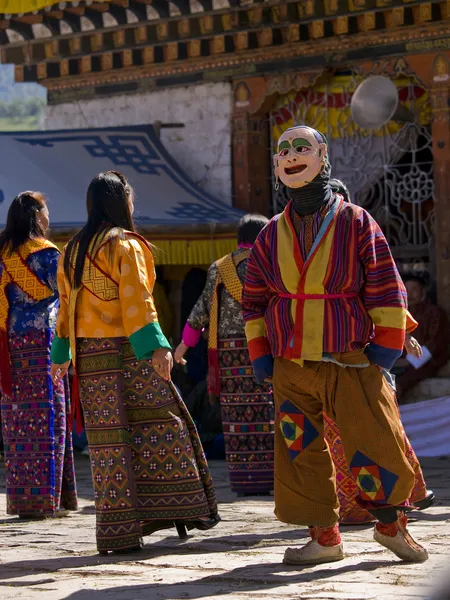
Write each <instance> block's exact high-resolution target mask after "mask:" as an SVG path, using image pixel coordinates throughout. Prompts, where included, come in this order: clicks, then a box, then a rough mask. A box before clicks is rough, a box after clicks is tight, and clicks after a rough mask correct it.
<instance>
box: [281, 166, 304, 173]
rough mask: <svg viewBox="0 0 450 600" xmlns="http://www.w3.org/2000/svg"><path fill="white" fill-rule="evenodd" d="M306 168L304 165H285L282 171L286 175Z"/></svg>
mask: <svg viewBox="0 0 450 600" xmlns="http://www.w3.org/2000/svg"><path fill="white" fill-rule="evenodd" d="M305 169H306V165H294V166H293V167H285V168H284V172H285V173H286V175H296V174H297V173H301V172H302V171H304V170H305Z"/></svg>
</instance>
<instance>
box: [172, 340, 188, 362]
mask: <svg viewBox="0 0 450 600" xmlns="http://www.w3.org/2000/svg"><path fill="white" fill-rule="evenodd" d="M188 349H189V346H186V344H185V343H184V342H183V341H181V342H180V343H179V344H178V346H177V349H176V350H175V354H174V358H175V362H176V363H178V364H179V365H185V364H186V359H185V358H184V355H185V354H186V352H187V351H188Z"/></svg>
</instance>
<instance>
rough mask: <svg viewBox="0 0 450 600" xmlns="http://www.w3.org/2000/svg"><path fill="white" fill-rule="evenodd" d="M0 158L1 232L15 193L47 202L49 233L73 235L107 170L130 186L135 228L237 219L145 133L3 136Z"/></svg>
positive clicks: (115, 131) (129, 130) (102, 131)
mask: <svg viewBox="0 0 450 600" xmlns="http://www.w3.org/2000/svg"><path fill="white" fill-rule="evenodd" d="M0 157H1V161H0V226H1V225H4V224H5V222H6V215H7V211H8V208H9V205H10V203H11V201H12V199H13V198H14V197H15V196H16V195H17V194H18V193H19V192H22V191H25V190H38V191H41V192H43V193H44V194H45V195H46V197H47V198H48V201H49V209H50V215H51V220H52V227H53V228H61V229H64V228H66V229H70V228H76V227H79V226H80V225H82V224H84V223H85V221H86V200H85V198H86V190H87V188H88V185H89V182H90V180H91V179H92V178H93V177H94V176H95V175H96V174H97V173H99V172H101V171H108V170H116V171H121V172H122V173H124V175H126V177H127V178H128V179H129V181H130V183H131V185H132V186H133V188H134V190H135V193H136V203H135V208H136V214H135V217H136V222H137V224H138V225H142V226H160V225H161V226H164V225H167V226H170V227H177V226H183V225H201V224H224V225H231V224H235V223H237V222H238V221H239V219H240V217H241V216H242V215H243V214H244V213H242V212H241V211H239V210H236V209H234V208H233V207H232V206H231V205H227V204H225V203H223V202H221V201H219V200H217V199H215V198H213V197H212V196H210V195H209V194H207V193H206V192H204V191H203V190H202V189H201V188H200V187H198V186H197V185H196V184H195V183H193V181H192V180H191V179H190V178H189V176H188V175H186V174H185V173H184V172H183V171H182V169H181V168H180V167H179V165H178V164H177V163H176V162H175V161H174V160H173V159H172V157H171V156H170V155H169V153H168V152H167V151H166V149H165V148H164V146H163V144H162V143H161V141H160V140H159V138H158V137H157V136H156V134H155V131H154V129H153V127H151V126H147V125H142V126H133V127H115V128H111V127H110V128H106V129H89V130H68V131H42V132H30V133H22V132H15V133H3V134H0Z"/></svg>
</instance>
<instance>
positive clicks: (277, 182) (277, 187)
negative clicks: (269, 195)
mask: <svg viewBox="0 0 450 600" xmlns="http://www.w3.org/2000/svg"><path fill="white" fill-rule="evenodd" d="M279 189H280V182H279V181H278V175H277V178H276V179H275V191H276V192H278V190H279Z"/></svg>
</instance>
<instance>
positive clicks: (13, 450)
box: [1, 329, 77, 517]
mask: <svg viewBox="0 0 450 600" xmlns="http://www.w3.org/2000/svg"><path fill="white" fill-rule="evenodd" d="M49 337H50V338H51V337H52V335H51V334H50V332H49V331H48V330H38V329H34V330H32V331H29V332H28V333H21V334H20V335H13V336H10V338H9V350H10V356H11V363H12V380H13V395H12V396H3V397H2V400H1V412H2V419H1V420H2V429H3V442H4V453H5V465H6V496H7V513H8V514H10V515H21V516H24V517H26V516H36V515H54V514H55V512H56V511H57V510H58V509H60V508H62V509H68V510H76V508H77V495H76V487H75V473H74V465H73V451H72V440H71V436H70V433H69V431H68V427H67V415H68V414H70V405H69V394H68V385H67V383H66V382H65V384H64V385H61V386H60V387H59V388H58V389H53V385H52V382H51V379H50V373H49V367H50V356H49V355H50V343H51V339H49ZM52 390H53V391H52Z"/></svg>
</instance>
